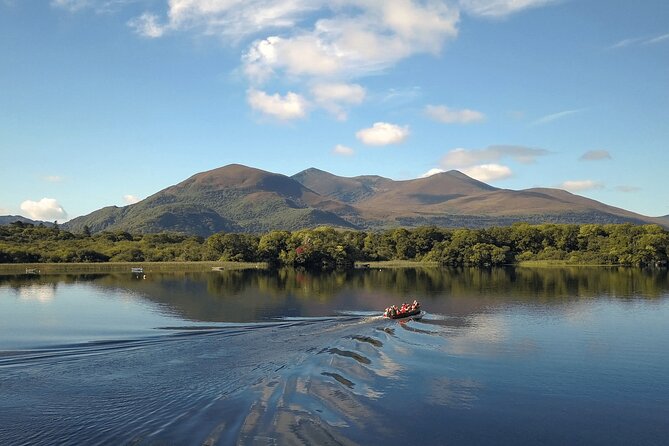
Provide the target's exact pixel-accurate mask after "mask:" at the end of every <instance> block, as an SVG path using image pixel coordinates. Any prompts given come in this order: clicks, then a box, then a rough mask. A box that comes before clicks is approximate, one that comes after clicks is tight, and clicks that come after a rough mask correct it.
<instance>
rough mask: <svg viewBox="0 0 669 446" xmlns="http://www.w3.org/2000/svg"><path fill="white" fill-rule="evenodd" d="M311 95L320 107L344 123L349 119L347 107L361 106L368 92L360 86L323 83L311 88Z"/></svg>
mask: <svg viewBox="0 0 669 446" xmlns="http://www.w3.org/2000/svg"><path fill="white" fill-rule="evenodd" d="M311 95H312V97H313V98H314V101H315V102H316V103H317V104H318V105H320V106H321V107H323V108H324V109H326V110H327V111H329V112H330V113H332V114H333V115H335V116H336V117H337V119H339V120H341V121H343V120H345V119H346V118H347V116H346V111H345V107H346V106H348V105H357V104H360V103H361V102H362V101H363V100H364V99H365V95H366V91H365V89H364V88H363V87H362V86H361V85H358V84H346V83H322V84H316V85H314V86H312V87H311Z"/></svg>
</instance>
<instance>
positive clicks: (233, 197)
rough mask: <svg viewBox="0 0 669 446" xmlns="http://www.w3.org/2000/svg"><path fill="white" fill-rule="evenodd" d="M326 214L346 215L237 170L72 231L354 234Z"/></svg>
mask: <svg viewBox="0 0 669 446" xmlns="http://www.w3.org/2000/svg"><path fill="white" fill-rule="evenodd" d="M328 208H334V209H340V210H345V206H344V205H343V204H342V205H340V204H339V203H332V200H329V199H326V198H324V197H321V196H320V195H318V194H316V193H314V192H313V191H310V190H309V189H307V188H306V187H304V186H303V185H302V184H300V183H299V182H297V181H295V180H293V179H291V178H289V177H287V176H285V175H280V174H275V173H270V172H265V171H262V170H259V169H254V168H250V167H246V166H241V165H238V164H232V165H229V166H225V167H221V168H218V169H214V170H210V171H207V172H202V173H199V174H196V175H193V176H192V177H190V178H188V179H186V180H185V181H182V182H181V183H179V184H176V185H174V186H170V187H168V188H166V189H164V190H162V191H159V192H157V193H156V194H154V195H151V196H150V197H148V198H146V199H144V200H142V201H140V202H139V203H136V204H133V205H130V206H126V207H123V208H117V207H108V208H103V209H100V210H98V211H95V212H93V213H91V214H89V215H86V216H83V217H79V218H75V219H73V220H71V221H69V222H68V223H66V224H65V226H66V227H67V228H68V229H70V230H72V231H75V232H76V231H80V230H83V227H84V225H87V226H88V227H89V228H90V229H91V231H93V232H98V231H101V230H125V231H129V232H160V231H177V232H185V233H189V234H197V235H202V236H208V235H211V234H213V233H216V232H220V231H228V232H231V231H235V232H264V231H269V230H272V229H276V228H281V229H289V230H294V229H299V228H303V227H314V226H319V225H331V226H337V227H345V228H354V227H355V226H354V225H352V224H351V223H349V222H347V221H345V220H344V219H342V218H341V217H339V216H338V215H337V214H335V213H333V212H331V211H329V210H327V209H328Z"/></svg>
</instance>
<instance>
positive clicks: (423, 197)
mask: <svg viewBox="0 0 669 446" xmlns="http://www.w3.org/2000/svg"><path fill="white" fill-rule="evenodd" d="M519 221H526V222H530V223H546V222H549V223H638V224H644V223H656V224H662V225H664V226H669V219H667V218H664V219H663V218H652V217H647V216H643V215H640V214H636V213H633V212H629V211H626V210H624V209H620V208H616V207H613V206H609V205H606V204H603V203H600V202H598V201H595V200H591V199H588V198H585V197H581V196H579V195H574V194H571V193H569V192H566V191H563V190H559V189H548V188H534V189H526V190H519V191H516V190H509V189H499V188H496V187H493V186H490V185H488V184H485V183H483V182H481V181H478V180H475V179H473V178H470V177H468V176H467V175H465V174H463V173H461V172H458V171H454V170H453V171H449V172H443V173H440V174H437V175H433V176H430V177H427V178H418V179H414V180H406V181H394V180H391V179H389V178H384V177H380V176H374V175H365V176H357V177H350V178H349V177H340V176H337V175H333V174H331V173H329V172H325V171H323V170H319V169H314V168H311V169H307V170H305V171H302V172H299V173H297V174H295V175H293V176H292V177H288V176H285V175H281V174H276V173H272V172H267V171H263V170H260V169H255V168H251V167H247V166H242V165H239V164H231V165H228V166H224V167H220V168H218V169H213V170H210V171H207V172H202V173H198V174H196V175H193V176H191V177H190V178H188V179H186V180H184V181H182V182H180V183H178V184H176V185H174V186H170V187H168V188H166V189H163V190H161V191H159V192H157V193H155V194H154V195H152V196H150V197H148V198H146V199H144V200H142V201H140V202H139V203H136V204H133V205H130V206H125V207H121V208H119V207H115V206H112V207H106V208H102V209H100V210H98V211H95V212H93V213H91V214H89V215H86V216H83V217H78V218H75V219H73V220H71V221H69V222H67V223H64V224H63V227H64V228H66V229H69V230H71V231H74V232H79V231H82V230H83V227H84V226H85V225H86V226H88V227H89V228H90V230H91V231H92V232H99V231H103V230H125V231H129V232H139V233H153V232H161V231H176V232H182V233H188V234H196V235H202V236H208V235H211V234H213V233H216V232H220V231H226V232H266V231H269V230H274V229H286V230H296V229H301V228H310V227H315V226H319V225H329V226H334V227H340V228H348V229H383V228H392V227H400V226H402V227H416V226H424V225H436V226H445V227H486V226H493V225H495V226H500V225H509V224H512V223H514V222H519Z"/></svg>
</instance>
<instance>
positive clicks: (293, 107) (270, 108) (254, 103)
mask: <svg viewBox="0 0 669 446" xmlns="http://www.w3.org/2000/svg"><path fill="white" fill-rule="evenodd" d="M246 99H247V101H248V103H249V105H250V106H251V108H253V109H254V110H258V111H259V112H261V113H264V114H266V115H268V116H272V117H274V118H277V119H281V120H289V119H297V118H302V117H304V116H305V115H306V113H307V107H308V103H307V101H306V99H304V98H303V97H302V96H300V95H299V94H296V93H293V92H292V91H289V92H288V93H286V94H285V95H284V96H281V95H280V94H278V93H275V94H273V95H269V94H267V93H265V92H264V91H260V90H255V89H250V90H249V91H248V92H247V95H246Z"/></svg>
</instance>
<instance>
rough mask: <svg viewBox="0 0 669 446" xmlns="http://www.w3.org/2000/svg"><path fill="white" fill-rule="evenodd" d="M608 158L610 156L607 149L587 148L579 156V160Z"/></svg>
mask: <svg viewBox="0 0 669 446" xmlns="http://www.w3.org/2000/svg"><path fill="white" fill-rule="evenodd" d="M610 159H612V158H611V154H610V153H609V151H608V150H588V151H587V152H585V153H584V154H583V155H581V157H580V158H579V160H582V161H600V160H610Z"/></svg>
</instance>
